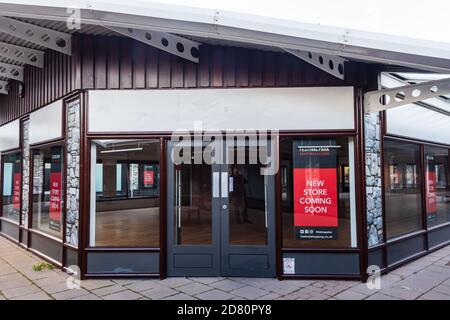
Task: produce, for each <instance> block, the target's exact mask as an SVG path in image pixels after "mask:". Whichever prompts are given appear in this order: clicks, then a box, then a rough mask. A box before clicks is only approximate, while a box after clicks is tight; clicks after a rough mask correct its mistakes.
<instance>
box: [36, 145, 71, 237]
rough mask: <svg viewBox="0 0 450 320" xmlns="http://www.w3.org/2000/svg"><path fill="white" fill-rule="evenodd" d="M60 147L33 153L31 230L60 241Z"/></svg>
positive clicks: (61, 204) (62, 174)
mask: <svg viewBox="0 0 450 320" xmlns="http://www.w3.org/2000/svg"><path fill="white" fill-rule="evenodd" d="M63 163H64V160H63V148H62V147H61V146H53V147H48V148H43V149H39V150H34V151H33V211H32V214H33V222H32V228H33V229H37V230H39V231H42V232H44V233H47V234H49V235H52V236H55V237H57V238H62V230H63V213H64V196H63V194H64V185H65V183H64V181H65V174H64V171H63Z"/></svg>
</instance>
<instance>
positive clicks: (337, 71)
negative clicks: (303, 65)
mask: <svg viewBox="0 0 450 320" xmlns="http://www.w3.org/2000/svg"><path fill="white" fill-rule="evenodd" d="M283 50H285V51H286V52H289V53H290V54H292V55H294V56H296V57H297V58H300V59H302V60H304V61H306V62H308V63H310V64H312V65H313V66H315V67H317V68H319V69H321V70H323V71H325V72H327V73H329V74H331V75H332V76H335V77H336V78H339V79H341V80H344V78H345V62H346V61H347V60H346V59H344V58H341V57H339V56H333V55H329V54H322V53H315V52H310V51H301V50H294V49H286V48H283Z"/></svg>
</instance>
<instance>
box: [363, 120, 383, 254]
mask: <svg viewBox="0 0 450 320" xmlns="http://www.w3.org/2000/svg"><path fill="white" fill-rule="evenodd" d="M364 128H365V132H364V133H365V135H364V136H365V157H366V158H365V160H366V207H367V212H366V214H367V239H368V245H369V247H371V246H374V245H377V244H379V243H381V242H383V237H384V235H383V208H382V201H381V199H382V198H381V197H382V194H381V187H382V186H381V170H382V168H381V127H380V115H379V114H378V113H369V114H365V115H364Z"/></svg>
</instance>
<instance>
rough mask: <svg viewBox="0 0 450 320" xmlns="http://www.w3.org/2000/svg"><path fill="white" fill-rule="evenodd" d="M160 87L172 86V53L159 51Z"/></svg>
mask: <svg viewBox="0 0 450 320" xmlns="http://www.w3.org/2000/svg"><path fill="white" fill-rule="evenodd" d="M158 62H159V64H158V67H159V68H158V87H159V88H170V79H171V73H170V55H169V54H168V53H166V52H162V51H159V52H158Z"/></svg>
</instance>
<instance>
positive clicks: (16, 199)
mask: <svg viewBox="0 0 450 320" xmlns="http://www.w3.org/2000/svg"><path fill="white" fill-rule="evenodd" d="M21 180H22V175H21V174H20V173H14V177H13V182H14V185H13V200H12V202H13V208H14V209H17V210H19V209H20V184H21Z"/></svg>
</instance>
